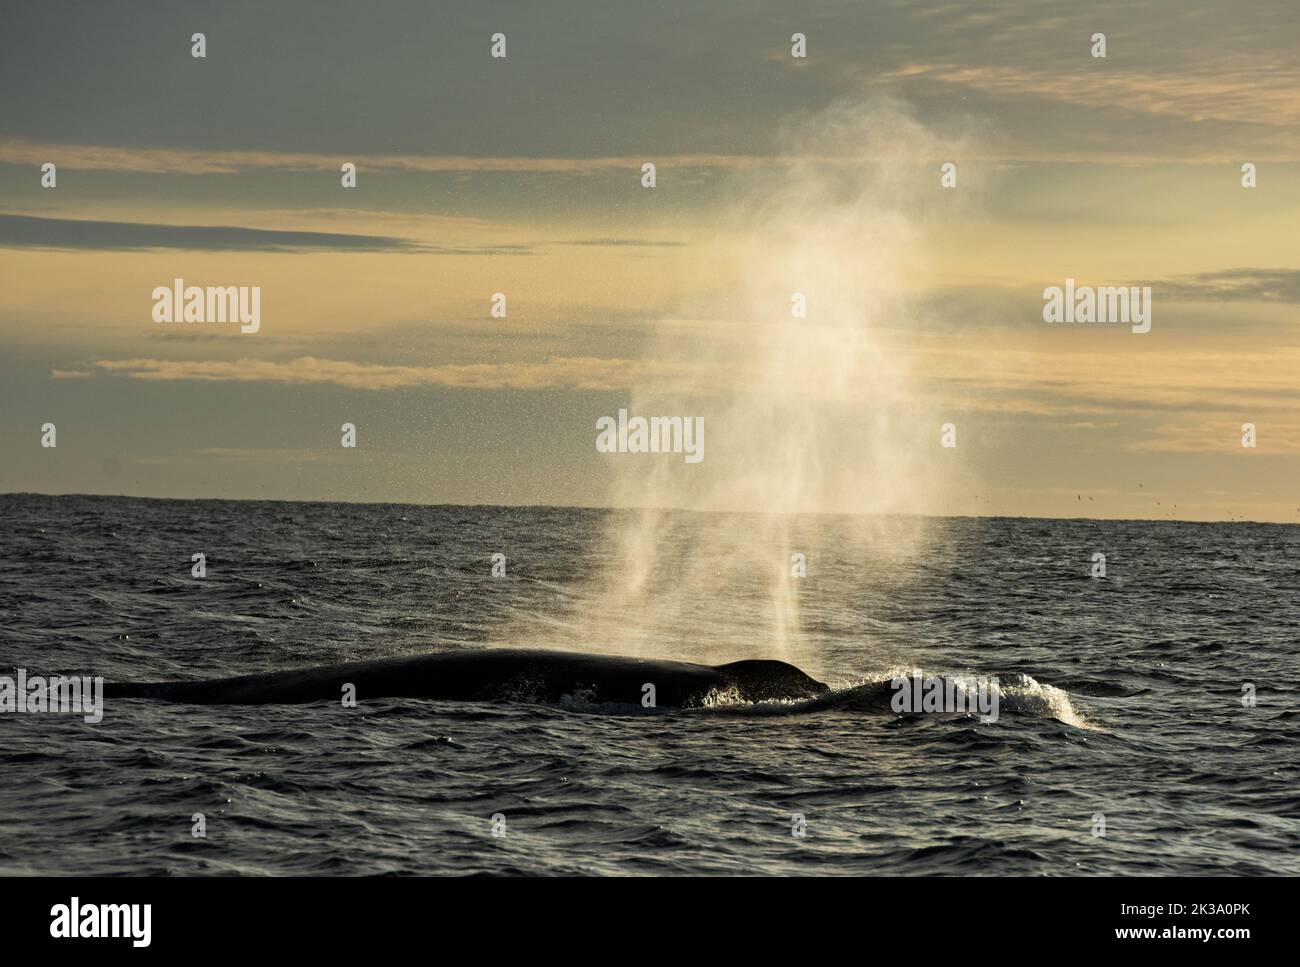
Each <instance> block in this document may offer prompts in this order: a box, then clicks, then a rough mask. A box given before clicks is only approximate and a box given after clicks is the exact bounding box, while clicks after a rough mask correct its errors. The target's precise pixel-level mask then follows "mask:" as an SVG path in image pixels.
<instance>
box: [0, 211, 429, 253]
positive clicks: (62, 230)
mask: <svg viewBox="0 0 1300 967" xmlns="http://www.w3.org/2000/svg"><path fill="white" fill-rule="evenodd" d="M0 247H2V248H43V249H93V250H97V251H141V250H148V249H186V250H191V251H206V252H303V251H321V250H328V251H343V252H418V251H423V248H422V247H421V246H420V245H419V244H417V243H415V242H411V241H408V240H406V239H402V238H393V237H390V236H384V235H345V234H340V233H337V232H298V231H274V230H269V229H260V228H236V227H232V226H220V225H159V224H149V223H145V222H105V221H83V220H79V219H71V218H34V217H31V216H27V215H5V214H0Z"/></svg>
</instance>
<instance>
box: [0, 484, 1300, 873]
mask: <svg viewBox="0 0 1300 967" xmlns="http://www.w3.org/2000/svg"><path fill="white" fill-rule="evenodd" d="M0 511H2V512H3V527H2V530H0V675H12V674H14V673H15V672H16V670H17V669H19V668H22V669H25V670H26V671H27V672H28V673H29V674H38V673H40V674H64V675H72V674H84V675H98V676H103V677H104V678H105V679H107V680H108V681H128V680H131V681H145V680H149V681H155V680H179V679H199V678H217V677H224V676H233V675H242V674H249V673H254V672H262V671H270V670H278V669H287V668H295V667H303V666H309V665H319V664H326V663H334V662H342V661H354V660H365V659H371V658H381V657H394V656H405V655H416V654H420V653H424V652H430V651H436V650H443V649H479V648H491V647H501V646H512V645H519V644H527V645H530V646H534V647H538V646H540V647H550V648H559V649H573V650H579V651H592V650H596V651H601V652H604V653H608V654H612V655H614V654H628V655H636V656H644V657H659V658H674V659H682V660H690V661H701V662H707V663H713V664H716V663H720V662H728V661H734V660H737V659H742V658H779V659H783V660H787V661H791V662H793V663H794V664H797V665H798V666H799V667H801V668H803V669H804V670H805V671H807V672H808V673H809V674H812V675H814V676H816V677H818V678H819V679H820V680H822V681H825V682H827V683H829V684H831V685H832V687H833V688H834V690H835V691H834V693H833V695H832V696H831V697H830V699H829V700H822V701H816V702H802V703H801V702H790V703H761V704H758V705H747V704H745V703H743V702H721V703H718V704H715V705H711V706H708V707H700V708H689V709H676V710H673V709H639V708H636V707H610V706H607V705H603V704H601V703H600V702H599V701H593V700H592V699H591V697H590V696H583V695H579V694H575V695H574V696H571V697H566V699H565V700H564V701H560V702H550V703H538V702H532V701H527V700H522V701H492V702H450V701H433V700H428V699H369V700H364V701H362V702H361V703H360V704H359V705H358V706H357V707H356V708H345V707H343V706H342V705H341V704H340V703H333V702H325V703H318V704H309V705H258V706H234V705H225V706H223V705H213V706H199V705H184V704H170V703H163V702H154V701H149V700H144V699H117V700H111V701H109V702H107V704H106V707H105V710H104V717H103V720H102V721H101V722H99V723H97V724H90V723H86V722H84V721H83V719H82V717H81V716H79V715H66V714H64V715H60V714H0V775H2V776H3V777H4V781H3V782H2V783H0V874H5V875H15V874H18V875H21V874H77V875H99V874H151V875H203V874H209V875H211V874H218V875H221V874H224V875H230V874H273V875H280V874H327V875H361V874H414V875H428V874H446V873H498V874H501V873H517V874H796V875H797V874H891V875H921V874H951V875H966V874H974V875H992V876H997V875H1012V874H1031V875H1037V874H1043V875H1112V874H1127V875H1146V874H1222V875H1267V874H1287V875H1296V874H1300V762H1297V760H1296V759H1295V757H1294V749H1295V747H1296V744H1297V743H1298V742H1300V708H1298V707H1297V702H1296V696H1297V642H1298V640H1300V594H1297V586H1300V528H1297V527H1295V526H1291V525H1275V524H1248V523H1233V524H1202V523H1187V522H1176V521H1094V520H1041V519H1001V518H908V517H898V518H888V519H882V520H879V521H876V522H874V523H873V524H872V526H871V528H870V529H869V531H868V532H866V536H865V537H862V536H861V535H859V537H855V538H854V539H848V538H847V537H846V535H848V534H849V533H850V532H853V531H854V528H855V527H856V523H855V522H852V521H847V520H846V519H845V518H839V517H817V516H808V517H800V518H798V519H797V520H793V521H790V522H789V523H788V526H783V527H782V528H781V529H780V530H779V533H780V534H781V535H782V539H781V540H780V541H777V542H774V543H773V545H772V548H771V552H772V555H771V556H772V560H773V562H774V564H773V567H774V570H773V571H772V572H771V573H766V572H765V573H759V572H758V571H755V569H754V568H753V567H752V561H753V560H754V555H749V556H746V557H745V558H744V559H741V560H735V561H731V562H730V563H727V562H726V561H723V560H720V561H719V563H717V566H716V567H714V566H713V565H712V564H711V565H710V568H708V569H702V568H700V567H691V566H687V565H688V564H689V563H690V562H691V561H698V560H699V559H700V555H702V554H705V552H706V548H705V542H706V541H707V540H708V538H709V535H717V534H729V535H732V537H733V538H734V536H735V535H745V534H750V533H752V534H753V535H755V537H754V540H755V541H756V542H759V543H758V545H757V546H758V547H759V552H760V553H759V554H758V557H761V556H762V553H766V552H765V550H764V549H763V546H762V544H761V542H762V541H763V540H766V539H767V536H768V535H771V534H774V533H778V531H776V530H773V529H772V528H771V527H770V526H769V525H770V523H771V522H770V521H755V520H754V519H753V518H752V517H747V516H746V515H743V514H734V515H728V514H714V515H708V514H703V515H702V514H696V513H686V512H681V513H678V514H665V515H659V516H658V517H657V518H656V520H655V527H656V528H657V529H656V530H655V532H654V533H655V534H656V546H657V547H658V548H659V549H660V551H659V552H658V554H657V555H655V556H652V558H651V561H652V563H653V565H654V566H653V567H652V568H651V569H650V570H649V571H648V572H646V573H642V572H640V571H637V572H635V573H629V571H628V562H629V561H641V562H644V561H645V560H646V558H645V557H644V556H639V557H634V558H630V557H628V554H627V548H628V546H629V542H628V541H626V540H620V539H619V535H624V536H626V535H634V534H636V533H638V532H639V531H638V527H639V526H640V524H639V523H638V521H639V520H640V518H639V517H638V513H637V512H632V511H609V510H594V509H586V510H584V509H565V508H518V507H447V506H416V505H378V504H342V503H333V504H332V503H295V502H270V501H267V502H258V501H217V500H146V499H136V498H120V497H87V496H39V495H30V494H18V495H14V494H10V495H3V496H0ZM792 546H794V547H798V548H800V553H801V554H803V555H804V557H805V560H806V571H807V573H806V576H802V577H798V578H792V579H791V580H790V581H786V582H784V583H780V582H777V583H774V582H773V580H772V579H771V578H772V573H777V572H780V571H781V570H782V569H783V568H785V567H786V558H787V557H788V554H787V552H788V550H789V548H790V547H792ZM196 553H202V554H203V555H204V562H205V564H204V566H205V569H206V570H205V576H203V577H195V576H194V575H193V573H192V570H191V569H192V568H193V567H194V563H193V555H194V554H196ZM1097 553H1101V554H1104V555H1105V568H1106V572H1105V576H1104V577H1100V576H1099V577H1094V576H1092V569H1093V568H1094V565H1095V560H1094V555H1095V554H1097ZM494 554H500V555H502V556H503V557H502V558H501V559H497V560H496V561H495V562H494V558H493V555H494ZM494 563H502V564H503V568H504V573H501V571H502V568H501V567H499V568H498V574H497V575H496V576H494V575H493V566H494ZM759 570H760V571H761V569H759ZM710 574H711V575H713V577H712V578H710V577H708V575H710ZM774 587H777V588H785V589H786V590H785V591H779V590H778V591H774V590H773V588H774ZM611 589H614V590H615V591H618V590H619V589H622V590H621V593H611ZM914 672H915V673H918V674H922V673H923V674H936V675H939V674H942V675H946V676H950V677H953V678H965V679H975V678H990V677H993V676H996V677H997V679H998V681H999V683H1000V688H1001V689H1002V693H1001V694H1002V695H1003V696H1004V702H1003V707H1002V713H1001V714H1000V715H999V716H998V717H997V718H996V720H995V721H984V720H981V718H980V717H979V716H978V715H973V714H964V713H952V714H898V713H895V712H893V711H892V710H890V709H888V708H881V707H879V705H878V704H871V703H865V702H863V701H861V700H860V696H861V695H862V694H863V689H864V687H865V686H867V685H869V684H870V683H874V682H882V681H886V680H889V679H891V678H892V677H895V676H900V675H911V674H913V673H914ZM1252 694H1253V702H1252V701H1251V695H1252ZM525 698H526V697H525ZM597 698H598V697H597ZM196 828H201V830H202V832H203V833H204V835H202V836H196V835H194V832H195V830H196Z"/></svg>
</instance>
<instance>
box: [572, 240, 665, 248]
mask: <svg viewBox="0 0 1300 967" xmlns="http://www.w3.org/2000/svg"><path fill="white" fill-rule="evenodd" d="M558 244H560V245H589V246H593V247H609V248H619V247H628V248H680V247H682V246H685V245H686V243H685V242H654V241H646V240H644V239H639V238H577V239H573V240H571V241H567V242H559V243H558Z"/></svg>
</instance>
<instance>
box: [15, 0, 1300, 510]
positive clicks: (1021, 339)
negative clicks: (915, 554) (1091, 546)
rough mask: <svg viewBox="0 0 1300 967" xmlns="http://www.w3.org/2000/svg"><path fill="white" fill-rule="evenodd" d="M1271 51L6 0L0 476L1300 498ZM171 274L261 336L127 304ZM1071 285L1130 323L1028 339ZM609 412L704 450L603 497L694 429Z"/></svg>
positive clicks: (995, 496) (1280, 106)
mask: <svg viewBox="0 0 1300 967" xmlns="http://www.w3.org/2000/svg"><path fill="white" fill-rule="evenodd" d="M196 32H201V33H203V34H204V39H205V45H206V49H205V56H204V57H201V58H199V57H194V56H193V42H192V39H191V38H192V36H193V35H194V34H195V33H196ZM497 33H502V34H504V35H505V38H506V56H505V57H493V56H492V46H493V40H492V37H493V35H494V34H497ZM795 33H800V34H803V35H804V36H805V38H806V57H795V56H792V50H791V48H792V35H793V34H795ZM1097 33H1102V34H1104V35H1105V44H1106V55H1105V57H1097V56H1094V51H1095V41H1094V35H1095V34H1097ZM1298 41H1300V15H1298V14H1297V11H1296V8H1295V6H1294V3H1287V2H1276V3H1275V2H1265V0H1247V2H1233V3H1226V2H1224V3H1219V2H1214V3H1202V2H1188V0H1157V2H1152V3H1147V4H1141V5H1133V4H1130V3H1127V2H1124V3H1087V4H1075V3H1051V2H1043V0H1028V2H1008V3H996V4H994V3H986V2H968V3H924V2H920V3H918V2H899V3H884V2H861V0H857V2H844V3H839V2H819V3H795V2H788V0H782V2H766V0H753V2H747V3H745V4H734V3H722V2H701V0H691V2H665V3H655V4H630V3H609V2H590V3H588V2H576V0H563V2H558V3H550V4H537V3H525V2H519V3H507V2H490V0H489V2H478V3H473V4H454V3H438V2H418V3H417V2H396V0H395V2H384V3H370V4H361V3H342V2H333V0H327V2H310V3H307V2H283V3H276V4H269V5H268V4H262V3H240V2H225V3H189V2H176V3H168V4H166V5H161V4H155V3H131V2H125V3H117V4H112V5H90V4H84V3H60V2H46V3H41V4H23V5H20V6H17V7H15V8H14V9H13V10H11V11H10V12H9V13H8V14H7V17H6V28H5V30H4V32H3V34H0V90H3V91H4V92H5V96H4V100H3V107H2V108H0V412H2V413H3V419H0V453H3V455H4V458H3V461H2V462H0V491H3V492H25V491H37V492H44V493H108V494H119V493H120V494H129V495H138V496H154V497H222V498H255V499H262V498H265V499H306V500H360V501H401V502H416V503H466V504H476V503H488V504H556V505H581V506H609V505H625V504H637V503H642V502H646V501H651V502H656V501H657V502H664V503H668V504H672V505H683V506H696V507H715V506H725V507H728V508H744V509H751V508H752V509H760V510H762V509H778V510H806V511H836V512H878V511H903V512H915V513H929V514H973V515H989V514H997V515H1013V516H1052V517H1075V516H1088V517H1099V518H1165V519H1168V518H1178V519H1189V520H1235V519H1242V518H1245V519H1252V520H1273V521H1289V522H1296V521H1300V487H1297V483H1296V482H1297V481H1300V380H1298V379H1297V376H1298V374H1300V332H1298V331H1297V326H1296V323H1297V307H1298V306H1300V95H1298V94H1297V91H1300V58H1297V57H1296V54H1295V51H1296V50H1297V46H1298V45H1297V42H1298ZM647 162H651V163H653V164H654V165H655V174H656V180H655V184H654V186H653V187H646V186H645V185H644V184H643V173H642V166H643V165H644V164H645V163H647ZM345 163H350V164H354V165H355V166H356V172H357V175H356V187H344V186H343V184H342V175H341V166H342V165H344V164H345ZM945 163H950V164H954V165H955V166H956V169H955V171H956V182H955V185H954V186H952V187H945V186H944V185H943V184H942V182H941V166H942V165H943V164H945ZM45 164H53V165H54V166H55V177H56V183H55V185H54V187H45V186H44V185H43V184H42V177H43V176H42V166H43V165H45ZM1244 164H1251V165H1254V166H1255V177H1256V182H1255V186H1254V187H1250V188H1247V187H1243V183H1242V182H1243V173H1242V166H1243V165H1244ZM177 278H181V279H184V280H185V284H187V285H198V286H248V287H252V286H258V287H260V293H261V295H260V298H261V303H260V305H261V312H260V327H259V329H258V331H257V332H251V333H244V332H241V331H240V327H239V326H238V325H230V324H220V323H184V322H172V323H158V322H155V320H154V318H153V310H154V299H153V295H152V293H153V292H154V290H155V289H156V288H157V287H159V286H163V287H170V286H171V285H172V283H173V280H174V279H177ZM1066 279H1074V280H1076V282H1077V284H1078V285H1080V286H1088V285H1091V286H1109V285H1123V286H1139V287H1141V286H1149V287H1150V289H1151V293H1152V295H1151V307H1152V325H1151V330H1150V331H1149V332H1146V333H1135V332H1132V331H1131V329H1130V327H1129V326H1126V325H1102V324H1053V323H1048V322H1045V321H1044V318H1043V306H1044V298H1043V290H1044V289H1045V288H1047V287H1051V286H1064V284H1065V280H1066ZM796 292H798V293H802V294H804V295H805V296H806V301H807V306H808V314H807V317H798V318H796V317H794V316H793V315H792V313H791V311H790V306H791V304H792V295H793V293H796ZM494 293H502V294H504V295H505V296H506V304H507V307H508V308H507V312H506V316H505V318H498V317H494V316H493V315H492V313H491V308H492V298H493V295H494ZM628 407H631V408H632V410H633V412H634V413H635V412H642V411H644V412H645V414H646V415H650V414H651V413H652V412H653V413H656V414H657V413H661V412H662V413H665V414H666V413H673V414H682V415H693V414H698V415H701V416H702V417H703V418H704V419H705V423H706V426H707V427H708V433H707V436H706V439H707V441H708V442H707V446H708V450H707V453H706V456H705V459H704V460H703V461H701V462H700V463H699V464H697V465H694V466H674V467H673V468H672V469H671V474H672V477H671V480H672V482H671V483H670V484H668V485H662V486H660V485H656V487H654V488H648V487H644V486H643V487H639V488H638V487H637V486H629V482H631V483H636V482H637V481H640V480H644V479H649V477H648V476H647V474H646V470H647V469H649V468H652V467H653V470H654V473H653V474H651V475H649V476H653V477H654V479H655V480H656V481H659V480H660V479H661V478H660V477H659V476H656V475H657V474H659V473H660V471H661V470H662V469H663V461H667V460H672V459H674V457H673V456H672V455H666V454H657V455H646V454H608V453H600V452H598V451H597V449H596V446H595V440H596V435H597V433H596V420H597V419H598V418H600V417H602V416H612V415H615V414H616V413H617V411H618V410H619V409H620V408H628ZM647 407H651V408H653V407H660V409H658V410H654V409H646V408H647ZM345 422H347V423H352V424H354V425H355V426H356V428H357V446H356V447H355V448H347V447H343V446H341V445H340V444H341V432H340V431H341V426H342V424H343V423H345ZM46 423H53V424H54V425H55V426H56V428H57V446H55V447H52V448H51V447H45V446H42V436H43V431H42V426H43V425H44V424H46ZM1245 423H1251V424H1253V425H1254V427H1255V433H1256V437H1255V444H1256V445H1255V446H1253V447H1246V446H1243V445H1242V436H1243V424H1245ZM944 424H951V425H952V426H953V427H954V428H955V442H956V446H955V447H952V448H945V447H943V446H942V445H941V427H942V426H943V425H944ZM676 459H680V458H676ZM653 461H660V463H653ZM782 474H785V475H787V476H788V477H790V478H797V479H798V480H799V481H800V482H801V483H800V485H799V486H787V487H784V488H783V487H774V486H772V485H771V483H772V480H771V478H772V477H773V476H774V475H775V476H780V475H782ZM809 480H812V481H813V483H812V484H807V481H809Z"/></svg>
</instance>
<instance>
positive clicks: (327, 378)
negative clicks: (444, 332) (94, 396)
mask: <svg viewBox="0 0 1300 967" xmlns="http://www.w3.org/2000/svg"><path fill="white" fill-rule="evenodd" d="M90 365H91V369H90V370H81V371H75V370H55V371H53V372H52V373H51V376H53V377H54V378H55V379H69V378H75V377H78V376H84V375H86V374H87V373H93V372H100V373H111V374H115V375H118V376H126V377H129V378H131V379H139V380H150V381H169V380H199V381H204V382H246V383H287V384H296V385H310V384H334V385H336V386H345V387H347V388H349V389H367V390H392V389H403V388H407V387H416V386H443V387H450V388H457V389H523V390H537V389H552V388H558V387H569V388H572V389H585V390H617V389H626V388H627V386H628V385H629V381H630V380H632V379H635V378H637V377H638V376H639V375H641V370H643V369H644V368H646V364H641V363H634V362H631V361H629V360H625V359H597V358H594V357H553V358H551V359H547V360H544V361H542V362H511V363H458V364H449V365H443V366H392V365H387V364H384V363H357V362H350V361H347V360H341V359H319V358H317V357H315V356H300V357H298V358H297V359H291V360H286V361H272V360H265V359H235V360H172V359H105V360H98V361H96V362H94V363H91V364H90Z"/></svg>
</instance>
